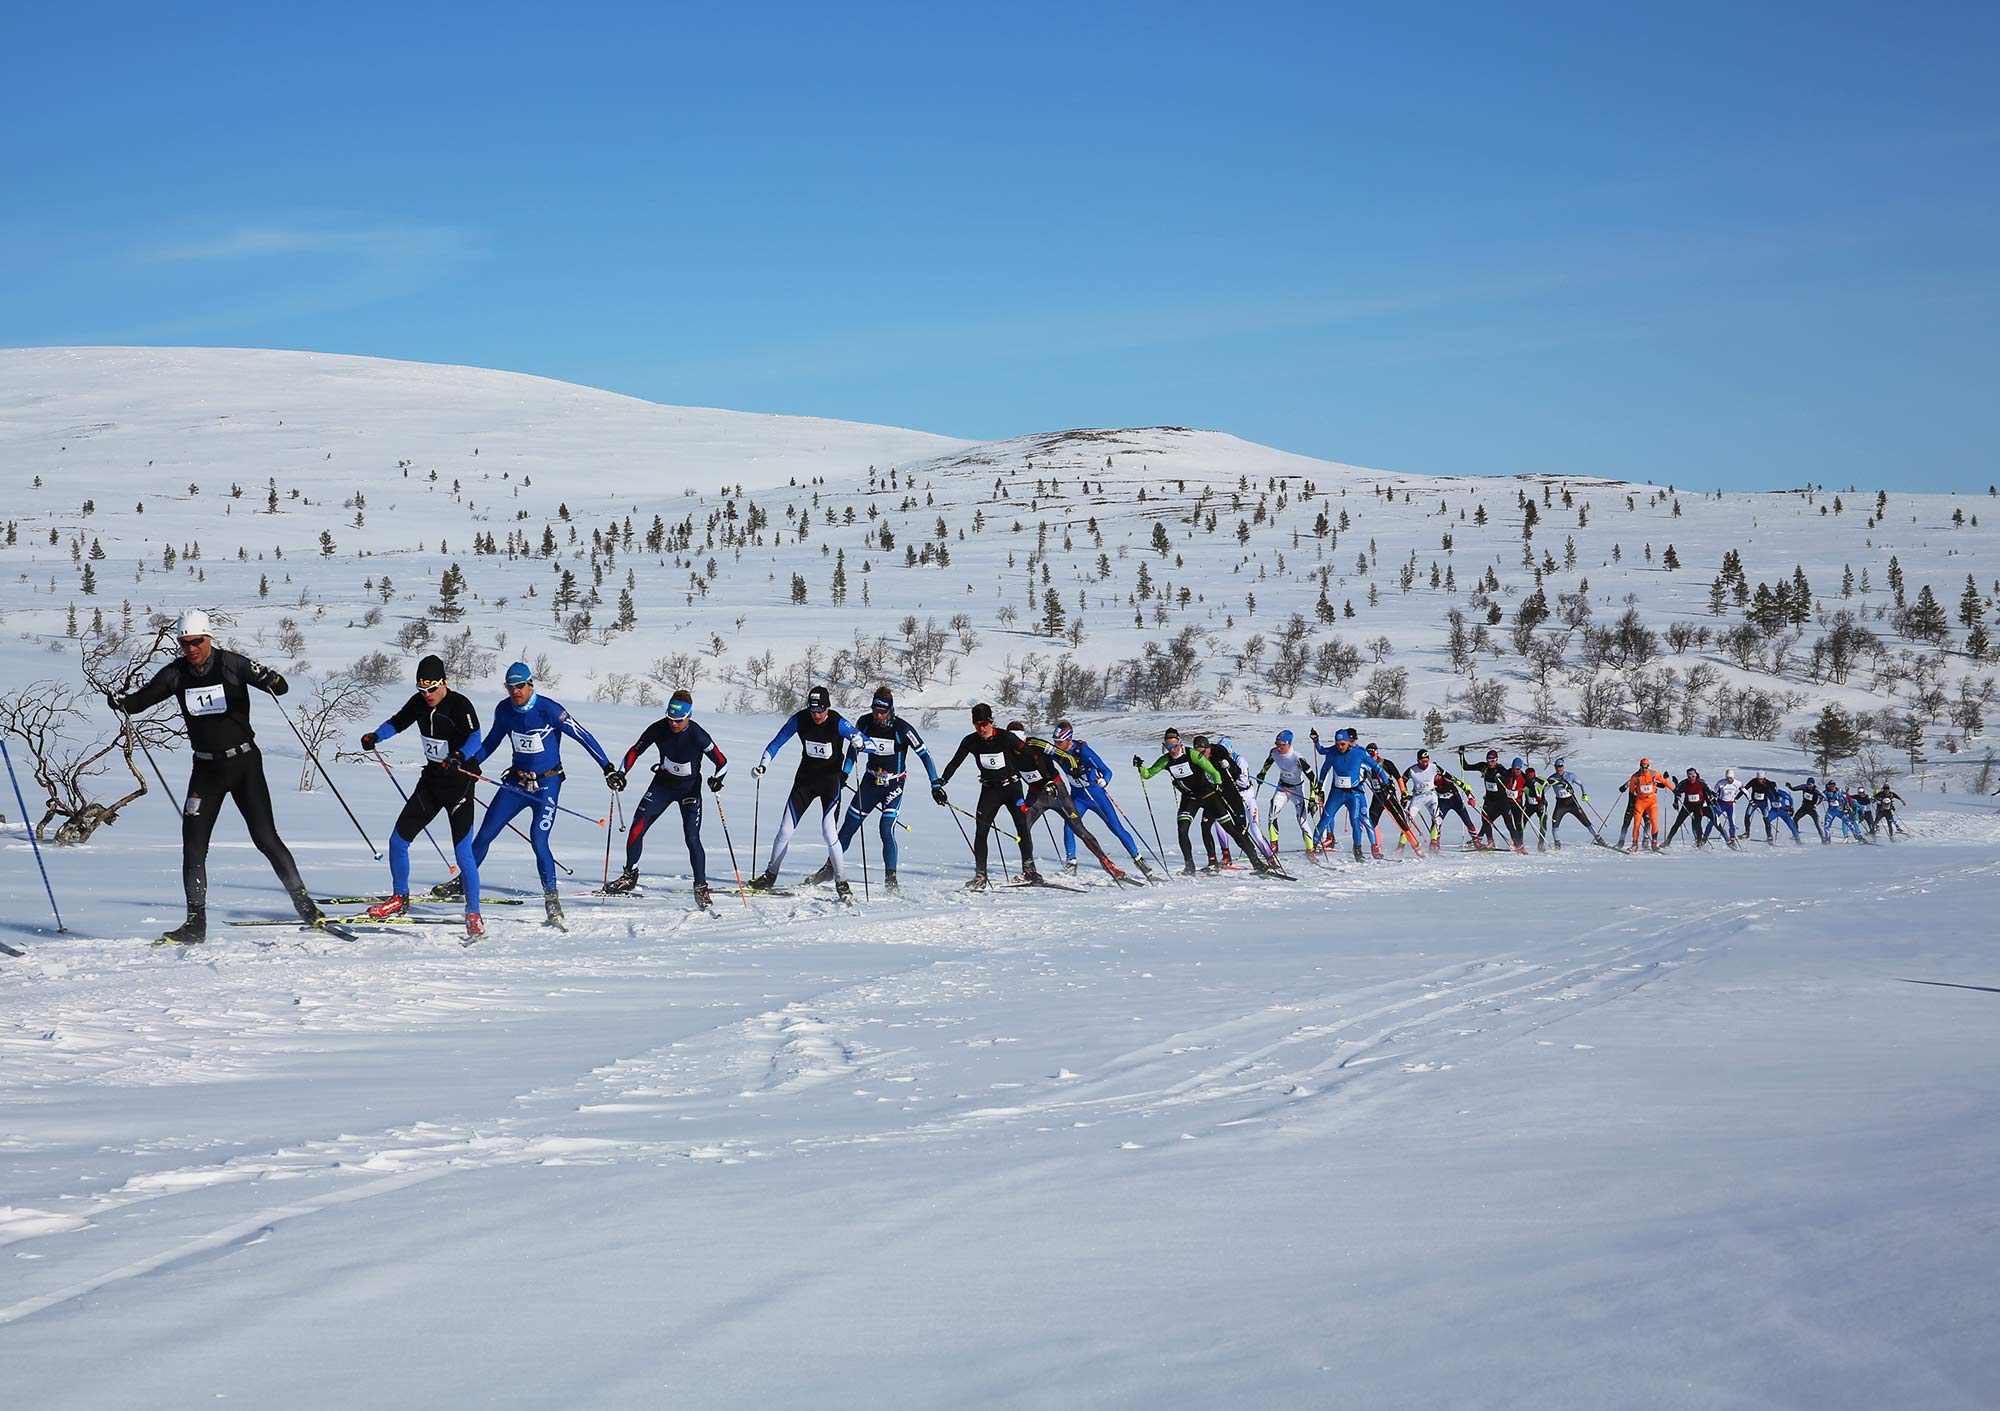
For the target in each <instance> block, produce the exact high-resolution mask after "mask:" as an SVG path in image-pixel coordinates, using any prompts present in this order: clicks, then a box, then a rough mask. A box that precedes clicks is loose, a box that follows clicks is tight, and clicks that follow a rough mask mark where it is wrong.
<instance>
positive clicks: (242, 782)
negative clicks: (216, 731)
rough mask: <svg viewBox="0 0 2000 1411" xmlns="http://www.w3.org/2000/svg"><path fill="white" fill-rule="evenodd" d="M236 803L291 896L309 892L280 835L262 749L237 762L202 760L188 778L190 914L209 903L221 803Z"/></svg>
mask: <svg viewBox="0 0 2000 1411" xmlns="http://www.w3.org/2000/svg"><path fill="white" fill-rule="evenodd" d="M225 798H233V799H235V800H236V810H237V812H239V813H241V814H242V815H243V823H244V826H245V827H247V828H248V829H249V830H250V841H251V842H253V843H255V844H256V845H257V851H258V852H261V853H262V854H264V856H265V857H266V858H267V859H268V860H269V861H270V864H271V870H272V871H273V872H275V873H277V874H278V881H279V882H280V883H282V884H283V885H284V888H285V890H286V891H287V892H291V893H293V894H294V895H296V894H297V893H299V892H302V891H304V890H305V883H303V882H301V881H300V880H299V869H298V864H296V863H295V862H293V861H292V854H291V852H290V850H289V849H287V848H286V847H285V843H284V840H283V839H282V838H280V837H279V836H278V825H277V822H276V820H275V819H273V818H272V817H271V786H270V785H269V784H268V783H266V782H265V780H264V756H263V755H262V754H261V753H260V752H258V751H257V750H254V749H253V750H251V751H250V752H249V753H248V754H240V755H237V756H236V757H234V758H233V759H198V760H196V761H195V762H194V772H193V773H192V774H190V775H189V776H188V793H187V803H186V804H185V805H184V806H183V807H182V809H181V888H182V890H184V891H185V892H186V893H187V904H188V910H189V911H199V910H201V909H203V908H204V907H206V906H207V905H208V839H209V835H210V834H211V833H213V832H214V831H215V820H216V819H217V818H218V817H220V816H221V813H222V801H223V800H224V799H225Z"/></svg>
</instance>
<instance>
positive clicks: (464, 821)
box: [396, 769, 475, 843]
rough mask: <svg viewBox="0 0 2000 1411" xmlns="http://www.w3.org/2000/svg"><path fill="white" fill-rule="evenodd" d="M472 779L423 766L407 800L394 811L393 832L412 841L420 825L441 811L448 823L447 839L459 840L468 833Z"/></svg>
mask: <svg viewBox="0 0 2000 1411" xmlns="http://www.w3.org/2000/svg"><path fill="white" fill-rule="evenodd" d="M474 811H475V810H474V800H473V796H472V781H471V780H470V779H467V778H466V777H465V776H464V775H460V776H459V777H458V778H456V779H453V778H451V777H449V776H448V775H445V774H443V773H442V772H441V771H434V770H430V769H426V770H425V771H424V772H423V773H422V774H421V775H419V776H418V778H417V787H416V788H414V789H412V790H410V801H409V802H408V803H406V804H404V805H403V811H402V812H401V813H399V814H397V815H396V836H397V837H399V838H401V839H402V840H403V841H404V842H406V843H414V842H415V841H416V840H417V834H419V833H421V832H423V831H424V825H425V824H427V823H429V822H430V821H431V820H432V819H433V818H436V817H437V816H438V815H439V814H440V813H442V814H443V815H444V816H445V817H446V819H448V820H449V821H450V823H451V840H452V842H454V843H462V842H464V841H465V840H466V838H467V837H469V836H471V833H472V816H473V813H474Z"/></svg>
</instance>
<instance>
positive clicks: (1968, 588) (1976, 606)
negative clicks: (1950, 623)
mask: <svg viewBox="0 0 2000 1411" xmlns="http://www.w3.org/2000/svg"><path fill="white" fill-rule="evenodd" d="M1985 608H1986V600H1985V599H1984V598H1982V597H1980V595H1979V584H1978V582H1977V581H1975V580H1974V578H1973V576H1972V575H1971V574H1969V573H1968V574H1966V575H1965V591H1964V592H1963V593H1961V594H1959V595H1958V620H1959V623H1960V624H1961V625H1962V626H1965V627H1968V628H1969V627H1971V626H1972V625H1973V624H1974V623H1976V622H1978V621H1979V618H1980V615H1981V613H1983V612H1984V611H1985Z"/></svg>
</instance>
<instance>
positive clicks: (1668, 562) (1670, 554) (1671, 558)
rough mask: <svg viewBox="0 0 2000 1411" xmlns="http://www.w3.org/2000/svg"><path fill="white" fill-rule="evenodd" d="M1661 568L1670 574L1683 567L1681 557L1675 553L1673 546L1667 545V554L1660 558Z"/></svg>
mask: <svg viewBox="0 0 2000 1411" xmlns="http://www.w3.org/2000/svg"><path fill="white" fill-rule="evenodd" d="M1660 566H1661V567H1663V568H1665V569H1666V570H1667V572H1669V573H1672V572H1673V571H1674V570H1675V569H1677V568H1679V567H1680V566H1681V556H1680V555H1679V554H1677V553H1675V552H1674V546H1673V545H1672V544H1669V545H1667V551H1666V553H1664V554H1662V555H1661V556H1660Z"/></svg>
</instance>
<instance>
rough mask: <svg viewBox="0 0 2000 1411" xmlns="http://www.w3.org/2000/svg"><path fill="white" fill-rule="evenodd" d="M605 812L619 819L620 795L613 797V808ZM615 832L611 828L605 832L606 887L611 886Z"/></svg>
mask: <svg viewBox="0 0 2000 1411" xmlns="http://www.w3.org/2000/svg"><path fill="white" fill-rule="evenodd" d="M605 812H606V813H607V814H609V815H611V816H612V817H613V818H616V817H618V795H616V794H613V795H612V796H611V806H610V807H609V808H607V809H606V810H605ZM615 831H617V830H615V829H613V828H610V827H606V828H605V830H604V885H605V886H607V887H608V886H610V885H611V835H612V833H613V832H615Z"/></svg>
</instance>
